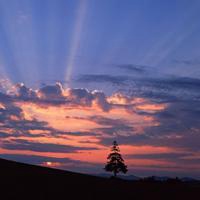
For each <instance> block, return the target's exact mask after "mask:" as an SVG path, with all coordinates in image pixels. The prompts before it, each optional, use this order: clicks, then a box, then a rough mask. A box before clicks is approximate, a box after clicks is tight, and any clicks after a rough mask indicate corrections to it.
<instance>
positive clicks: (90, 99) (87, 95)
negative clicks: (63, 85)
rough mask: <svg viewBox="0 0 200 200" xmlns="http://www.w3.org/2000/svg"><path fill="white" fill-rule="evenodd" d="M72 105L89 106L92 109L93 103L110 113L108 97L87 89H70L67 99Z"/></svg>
mask: <svg viewBox="0 0 200 200" xmlns="http://www.w3.org/2000/svg"><path fill="white" fill-rule="evenodd" d="M66 98H67V99H68V100H70V102H71V103H72V104H76V105H82V106H89V107H91V106H92V105H93V103H95V104H96V105H98V106H99V107H100V108H102V110H104V111H108V110H109V109H110V105H109V103H108V102H107V100H106V96H105V94H104V93H103V92H101V91H91V92H90V91H88V90H87V89H83V88H78V89H68V90H67V97H66Z"/></svg>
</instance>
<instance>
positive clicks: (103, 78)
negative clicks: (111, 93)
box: [77, 74, 132, 85]
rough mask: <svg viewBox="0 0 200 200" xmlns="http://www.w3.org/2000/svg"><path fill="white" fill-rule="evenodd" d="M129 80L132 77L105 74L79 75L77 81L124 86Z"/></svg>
mask: <svg viewBox="0 0 200 200" xmlns="http://www.w3.org/2000/svg"><path fill="white" fill-rule="evenodd" d="M129 79H132V77H128V76H114V75H107V74H86V75H81V76H80V77H79V78H78V79H77V81H78V82H82V83H111V84H114V85H124V84H125V83H126V82H127V80H129Z"/></svg>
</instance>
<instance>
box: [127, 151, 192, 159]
mask: <svg viewBox="0 0 200 200" xmlns="http://www.w3.org/2000/svg"><path fill="white" fill-rule="evenodd" d="M191 155H192V154H191V153H173V152H171V153H155V154H129V155H126V156H125V157H126V158H134V159H153V160H173V161H176V160H177V159H182V158H183V159H184V157H185V156H191Z"/></svg>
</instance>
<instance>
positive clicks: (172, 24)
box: [0, 0, 200, 177]
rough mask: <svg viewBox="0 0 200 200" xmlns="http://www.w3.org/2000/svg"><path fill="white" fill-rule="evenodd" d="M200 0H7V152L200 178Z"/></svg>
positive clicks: (1, 98) (1, 38) (1, 86)
mask: <svg viewBox="0 0 200 200" xmlns="http://www.w3.org/2000/svg"><path fill="white" fill-rule="evenodd" d="M199 9H200V1H199V0H191V1H188V0H168V1H161V0H124V1H121V0H109V1H107V0H100V1H98V0H73V1H72V0H59V1H56V0H43V1H41V0H9V1H8V0H0V156H1V157H5V158H9V159H13V160H17V161H22V162H28V163H33V164H38V165H43V166H49V167H57V168H62V169H68V170H75V171H80V172H87V173H102V168H103V165H104V163H105V162H106V156H107V154H108V153H109V150H110V145H111V144H112V141H113V140H114V139H117V140H118V143H119V144H120V148H121V152H122V154H123V156H124V158H125V161H126V163H127V164H128V166H129V173H132V174H136V175H142V176H143V175H152V174H155V175H172V176H179V175H180V176H194V177H199V169H200V148H199V146H200V142H199V141H200V125H199V117H200V109H199V108H200V59H199V56H200V55H199V52H200V46H199V42H200V34H199V33H200V24H199V17H200V14H199Z"/></svg>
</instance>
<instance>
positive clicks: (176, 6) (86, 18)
mask: <svg viewBox="0 0 200 200" xmlns="http://www.w3.org/2000/svg"><path fill="white" fill-rule="evenodd" d="M199 9H200V1H198V0H191V1H188V0H168V1H162V0H123V1H122V0H101V1H97V0H80V1H76V0H74V1H68V0H58V1H56V0H9V1H8V0H0V13H1V14H0V55H1V57H0V67H1V68H0V69H1V70H2V71H4V73H5V74H7V76H8V77H10V79H12V81H13V82H17V81H21V82H25V83H26V84H28V85H30V86H35V85H36V84H37V83H38V82H40V83H41V82H42V83H43V82H44V83H45V82H47V81H49V80H50V81H51V80H52V81H54V80H60V81H69V82H70V85H73V83H74V81H73V80H74V79H76V78H77V77H78V76H79V75H80V74H88V73H89V74H102V73H109V74H121V71H120V70H119V69H117V68H113V66H115V65H127V64H128V65H130V64H131V65H142V66H143V65H144V66H150V67H152V68H153V70H154V71H156V75H161V74H165V73H168V74H170V75H178V76H189V77H199V76H200V70H199V63H200V61H199V52H200V46H199V42H200V36H199V32H200V23H199V17H200V14H199Z"/></svg>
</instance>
